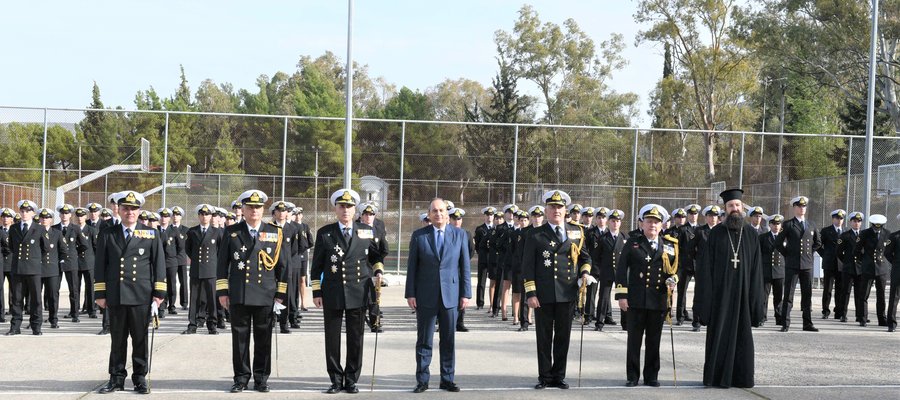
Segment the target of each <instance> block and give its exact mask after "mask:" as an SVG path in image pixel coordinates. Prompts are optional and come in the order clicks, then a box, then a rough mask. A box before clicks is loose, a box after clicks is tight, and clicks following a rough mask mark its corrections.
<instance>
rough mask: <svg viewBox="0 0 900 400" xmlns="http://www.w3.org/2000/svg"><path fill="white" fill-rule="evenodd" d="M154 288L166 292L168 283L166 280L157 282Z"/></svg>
mask: <svg viewBox="0 0 900 400" xmlns="http://www.w3.org/2000/svg"><path fill="white" fill-rule="evenodd" d="M154 288H155V289H156V290H159V291H161V292H165V291H166V289H167V284H166V283H165V282H156V285H155V286H154Z"/></svg>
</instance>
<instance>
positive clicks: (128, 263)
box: [94, 191, 166, 394]
mask: <svg viewBox="0 0 900 400" xmlns="http://www.w3.org/2000/svg"><path fill="white" fill-rule="evenodd" d="M115 197H116V198H115V201H116V203H117V205H118V208H119V215H120V217H121V223H120V224H115V225H108V226H106V227H104V228H103V230H102V231H101V232H100V236H99V238H98V242H97V255H96V268H95V276H94V278H95V280H96V282H95V283H94V291H95V295H96V302H97V304H98V305H99V306H100V308H104V309H106V313H107V315H109V326H110V328H109V331H110V336H111V346H110V354H109V382H107V384H106V385H105V386H104V387H102V388H100V393H110V392H115V391H119V390H124V383H125V377H126V376H127V375H128V372H127V371H126V369H125V365H126V356H127V354H128V338H129V337H131V347H132V354H131V363H132V368H133V371H132V374H131V380H132V382H133V383H134V390H135V392H138V393H141V394H147V393H150V387H149V386H148V385H147V380H146V375H147V358H148V354H147V324H148V322H149V319H148V317H150V316H151V315H155V314H156V312H157V310H158V307H159V305H160V303H162V301H163V299H164V298H165V295H166V272H165V268H166V264H165V254H164V253H163V247H162V241H161V240H160V237H159V235H158V234H157V231H156V230H154V229H149V227H148V226H146V225H144V224H141V223H139V222H138V214H139V213H140V209H141V206H142V205H143V204H144V196H142V195H141V194H140V193H137V192H133V191H123V192H119V193H117V194H116V196H115Z"/></svg>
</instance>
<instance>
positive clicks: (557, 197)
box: [550, 191, 562, 201]
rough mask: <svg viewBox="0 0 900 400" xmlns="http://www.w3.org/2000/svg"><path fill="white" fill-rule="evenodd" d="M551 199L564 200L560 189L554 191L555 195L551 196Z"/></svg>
mask: <svg viewBox="0 0 900 400" xmlns="http://www.w3.org/2000/svg"><path fill="white" fill-rule="evenodd" d="M550 200H551V201H562V196H561V195H560V194H559V191H556V192H553V195H551V196H550Z"/></svg>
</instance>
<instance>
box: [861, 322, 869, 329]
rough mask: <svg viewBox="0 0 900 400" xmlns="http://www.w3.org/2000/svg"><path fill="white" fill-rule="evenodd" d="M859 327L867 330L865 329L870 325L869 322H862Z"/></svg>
mask: <svg viewBox="0 0 900 400" xmlns="http://www.w3.org/2000/svg"><path fill="white" fill-rule="evenodd" d="M859 326H861V327H863V328H865V327H867V326H869V323H868V322H860V323H859Z"/></svg>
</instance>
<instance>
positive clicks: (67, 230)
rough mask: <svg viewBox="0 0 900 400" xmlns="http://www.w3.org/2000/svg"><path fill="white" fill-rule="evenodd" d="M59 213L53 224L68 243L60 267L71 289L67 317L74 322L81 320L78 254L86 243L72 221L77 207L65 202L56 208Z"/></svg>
mask: <svg viewBox="0 0 900 400" xmlns="http://www.w3.org/2000/svg"><path fill="white" fill-rule="evenodd" d="M56 212H57V213H59V223H58V224H56V225H53V229H56V230H58V231H59V232H60V233H61V234H62V238H63V241H64V242H65V243H66V254H65V258H64V259H62V260H60V261H62V263H61V264H60V268H61V269H62V273H63V276H64V277H65V278H66V286H67V287H68V289H69V313H68V314H66V316H65V317H66V318H71V319H72V322H79V321H80V318H78V308H79V306H81V279H80V277H79V276H78V254H79V253H80V252H81V251H83V249H84V246H86V244H85V240H84V238H82V236H81V228H80V227H79V226H78V224H76V223H74V222H73V221H72V213H73V212H75V207H73V206H72V205H70V204H63V205H61V206H59V207H57V208H56Z"/></svg>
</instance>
